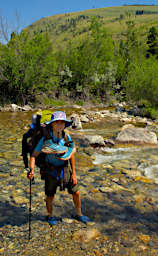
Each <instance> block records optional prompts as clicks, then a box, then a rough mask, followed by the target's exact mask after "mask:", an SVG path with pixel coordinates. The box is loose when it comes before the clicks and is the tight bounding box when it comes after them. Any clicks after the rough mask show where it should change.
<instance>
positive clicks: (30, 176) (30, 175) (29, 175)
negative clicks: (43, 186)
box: [27, 168, 34, 180]
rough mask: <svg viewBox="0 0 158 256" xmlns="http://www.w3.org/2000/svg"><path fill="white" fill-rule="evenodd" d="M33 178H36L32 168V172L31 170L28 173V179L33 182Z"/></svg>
mask: <svg viewBox="0 0 158 256" xmlns="http://www.w3.org/2000/svg"><path fill="white" fill-rule="evenodd" d="M33 177H34V170H33V169H31V168H30V170H29V171H28V173H27V178H28V179H29V180H32V179H33Z"/></svg>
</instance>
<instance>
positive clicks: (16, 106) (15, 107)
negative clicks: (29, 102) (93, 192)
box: [10, 104, 22, 112]
mask: <svg viewBox="0 0 158 256" xmlns="http://www.w3.org/2000/svg"><path fill="white" fill-rule="evenodd" d="M10 110H11V111H12V112H15V111H19V110H22V107H20V106H18V105H16V104H11V105H10Z"/></svg>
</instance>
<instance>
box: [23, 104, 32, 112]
mask: <svg viewBox="0 0 158 256" xmlns="http://www.w3.org/2000/svg"><path fill="white" fill-rule="evenodd" d="M31 110H32V108H31V107H30V106H29V105H25V106H23V107H22V111H31Z"/></svg>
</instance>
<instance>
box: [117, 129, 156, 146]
mask: <svg viewBox="0 0 158 256" xmlns="http://www.w3.org/2000/svg"><path fill="white" fill-rule="evenodd" d="M116 141H117V142H120V143H140V144H144V143H147V144H157V136H156V134H155V133H154V132H150V131H148V130H147V129H145V128H138V127H127V128H124V129H122V130H121V132H120V133H119V134H118V135H117V137H116Z"/></svg>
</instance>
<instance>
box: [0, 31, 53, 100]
mask: <svg viewBox="0 0 158 256" xmlns="http://www.w3.org/2000/svg"><path fill="white" fill-rule="evenodd" d="M0 55H1V58H0V66H1V67H2V68H3V74H4V76H5V77H6V78H7V80H8V81H9V84H8V86H7V88H5V92H6V96H8V95H9V98H10V100H11V101H14V102H16V103H17V102H22V103H23V104H26V103H27V101H28V100H30V99H31V100H35V98H36V93H37V92H38V91H39V90H43V91H46V90H47V89H49V87H52V86H53V85H54V84H55V80H56V78H55V77H54V74H55V72H56V62H55V59H54V55H53V51H52V44H51V41H50V40H49V37H48V35H47V34H44V35H41V34H39V33H38V34H36V35H35V36H34V37H33V38H29V36H28V34H27V33H26V32H25V31H24V32H22V33H21V34H20V35H14V36H12V38H11V40H10V41H9V43H8V44H7V45H5V46H3V50H2V48H1V51H0ZM52 77H54V79H52ZM6 89H7V90H6ZM2 90H3V91H4V88H2Z"/></svg>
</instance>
